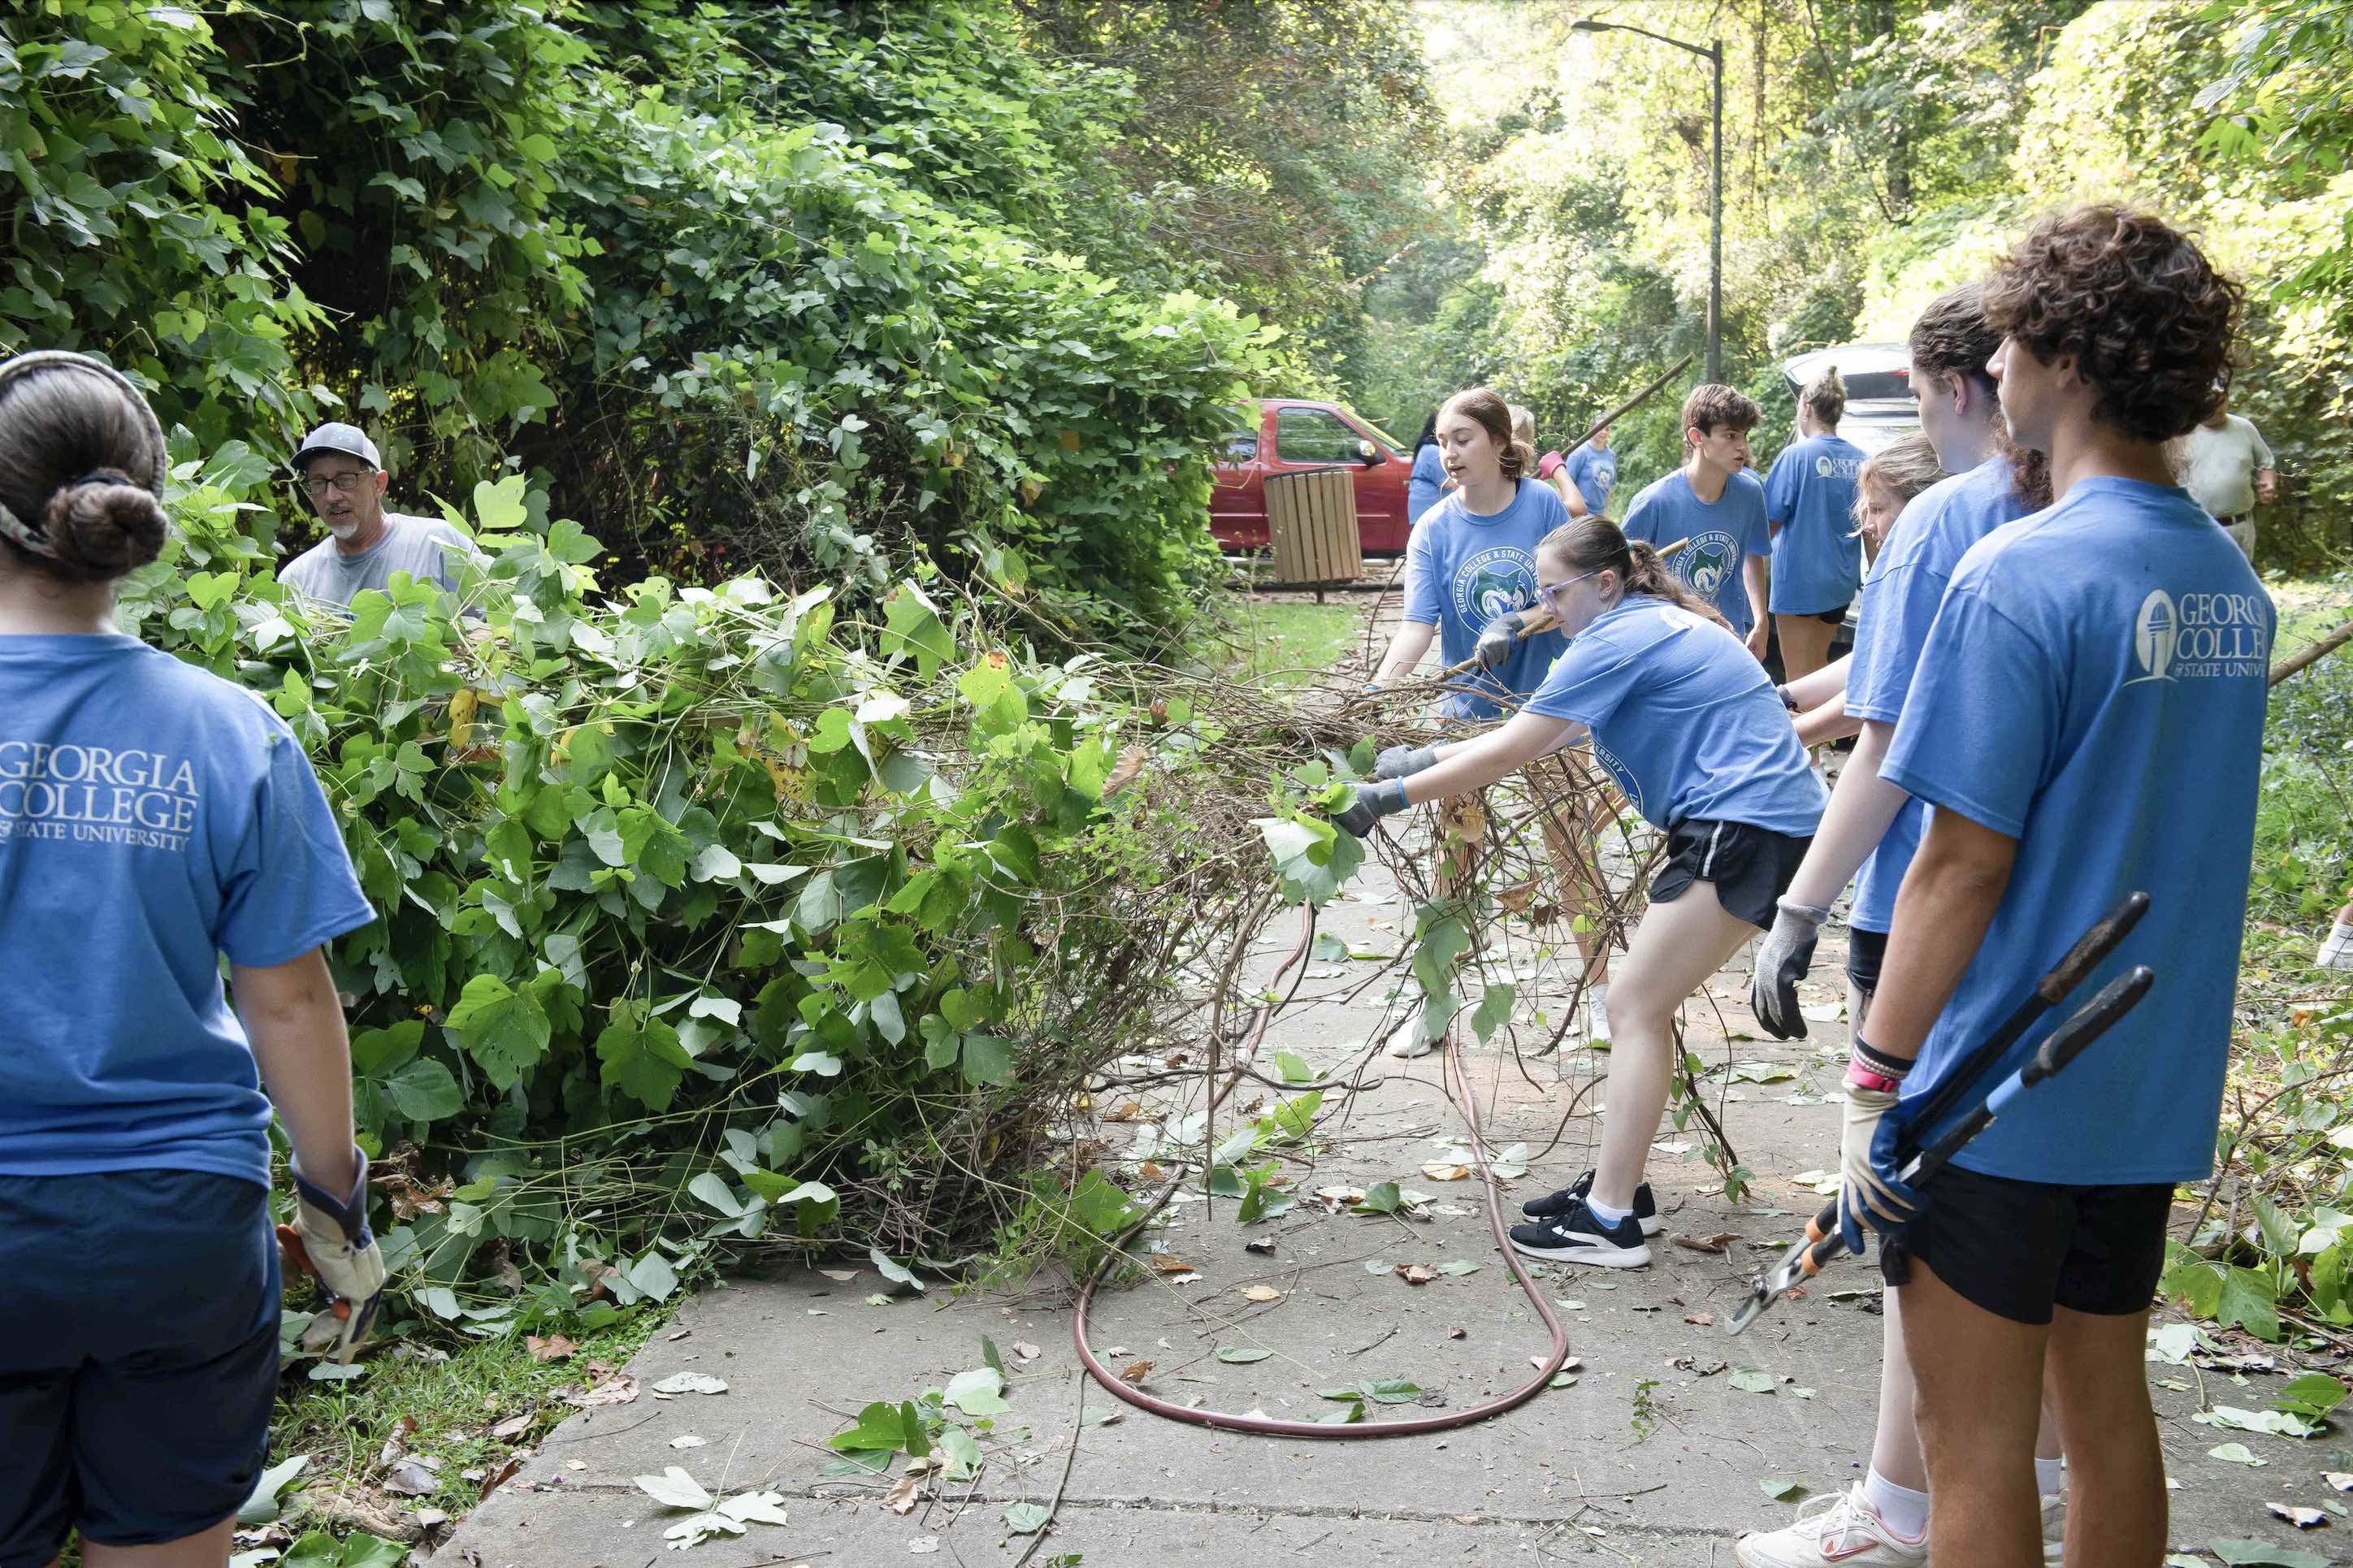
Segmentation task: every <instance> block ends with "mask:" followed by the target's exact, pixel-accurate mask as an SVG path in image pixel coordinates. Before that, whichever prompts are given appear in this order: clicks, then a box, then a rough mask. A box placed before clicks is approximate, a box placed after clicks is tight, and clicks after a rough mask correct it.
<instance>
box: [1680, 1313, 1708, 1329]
mask: <svg viewBox="0 0 2353 1568" xmlns="http://www.w3.org/2000/svg"><path fill="white" fill-rule="evenodd" d="M1683 1321H1684V1322H1686V1323H1689V1324H1690V1325H1691V1326H1692V1327H1694V1328H1695V1329H1712V1328H1714V1327H1715V1313H1714V1312H1685V1313H1684V1314H1683Z"/></svg>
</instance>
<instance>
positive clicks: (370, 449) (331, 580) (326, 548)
mask: <svg viewBox="0 0 2353 1568" xmlns="http://www.w3.org/2000/svg"><path fill="white" fill-rule="evenodd" d="M294 474H295V481H296V483H297V484H298V485H300V486H301V490H302V493H303V494H304V495H306V496H308V497H309V498H310V500H311V510H314V511H316V512H317V513H318V514H319V521H322V522H323V523H325V524H326V525H327V533H328V537H327V538H325V539H322V540H321V541H320V542H318V543H316V544H314V545H312V546H311V548H310V549H308V550H306V551H304V552H302V553H301V555H298V556H296V557H295V558H294V559H293V560H292V561H290V562H288V563H286V565H285V567H284V568H283V569H282V570H280V572H279V574H278V580H279V581H280V583H283V584H287V585H288V586H290V587H291V588H294V589H296V590H298V591H299V592H300V593H301V595H302V596H303V597H305V598H307V599H312V600H316V601H319V602H321V603H323V604H329V605H335V606H336V607H337V608H340V609H348V608H349V607H350V606H351V602H352V600H353V598H354V597H355V596H357V595H359V594H360V593H361V592H362V591H363V590H364V589H368V588H375V589H377V590H379V591H381V590H385V589H388V588H390V587H391V585H392V574H394V573H396V572H406V573H407V574H409V575H410V576H411V577H413V578H415V579H417V581H418V582H420V583H423V582H434V583H438V584H441V586H442V587H443V588H445V589H448V590H450V591H451V592H455V591H456V589H457V587H458V581H459V575H460V574H461V573H462V572H463V571H464V569H465V563H466V561H467V560H468V559H469V558H473V559H479V558H480V552H478V551H477V550H476V549H475V548H474V542H473V541H472V540H470V539H468V538H467V537H466V536H465V535H464V534H463V533H460V532H459V531H458V530H456V529H455V528H452V527H450V526H449V524H448V523H446V522H443V521H439V520H438V519H436V518H427V517H410V516H408V515H406V513H402V512H396V511H387V510H385V505H384V492H385V487H386V486H387V485H388V484H389V483H390V480H391V476H390V475H388V474H386V473H385V470H384V459H383V458H382V457H381V456H380V455H379V454H378V453H377V451H376V449H375V442H373V441H371V440H369V439H368V438H367V436H366V435H365V433H364V432H363V431H362V430H361V429H360V428H359V426H356V425H344V424H340V423H330V424H326V425H322V426H319V427H318V428H317V429H315V430H313V431H311V433H310V435H308V436H306V437H303V438H302V446H301V449H300V450H299V451H297V452H296V453H295V454H294Z"/></svg>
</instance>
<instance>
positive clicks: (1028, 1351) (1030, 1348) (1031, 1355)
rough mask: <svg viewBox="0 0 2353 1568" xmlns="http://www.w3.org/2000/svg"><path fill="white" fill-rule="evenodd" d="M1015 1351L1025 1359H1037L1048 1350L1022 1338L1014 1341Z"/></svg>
mask: <svg viewBox="0 0 2353 1568" xmlns="http://www.w3.org/2000/svg"><path fill="white" fill-rule="evenodd" d="M1013 1353H1014V1354H1015V1355H1018V1356H1019V1357H1020V1358H1021V1359H1022V1360H1023V1361H1036V1360H1037V1359H1038V1358H1039V1356H1041V1355H1043V1354H1045V1353H1046V1352H1043V1351H1041V1350H1039V1348H1038V1347H1037V1346H1036V1345H1033V1344H1029V1343H1026V1342H1023V1341H1020V1340H1016V1341H1014V1342H1013Z"/></svg>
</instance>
